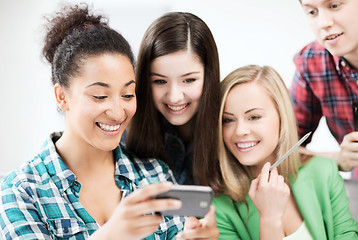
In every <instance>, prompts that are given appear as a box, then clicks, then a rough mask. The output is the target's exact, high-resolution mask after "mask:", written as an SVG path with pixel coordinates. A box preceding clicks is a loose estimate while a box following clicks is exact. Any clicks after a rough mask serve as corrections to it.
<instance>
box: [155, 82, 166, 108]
mask: <svg viewBox="0 0 358 240" xmlns="http://www.w3.org/2000/svg"><path fill="white" fill-rule="evenodd" d="M163 92H164V88H163V87H161V88H159V87H157V86H153V85H152V98H153V101H154V104H155V105H156V106H157V104H158V103H159V102H160V101H161V99H162V98H163V95H164V93H163Z"/></svg>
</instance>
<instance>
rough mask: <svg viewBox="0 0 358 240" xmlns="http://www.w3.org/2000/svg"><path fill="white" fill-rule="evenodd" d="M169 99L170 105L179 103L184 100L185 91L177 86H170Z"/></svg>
mask: <svg viewBox="0 0 358 240" xmlns="http://www.w3.org/2000/svg"><path fill="white" fill-rule="evenodd" d="M167 97H168V100H169V102H170V103H179V102H180V101H181V100H182V99H183V98H184V93H183V89H182V88H181V87H180V86H179V85H177V84H171V85H170V86H169V89H168V92H167Z"/></svg>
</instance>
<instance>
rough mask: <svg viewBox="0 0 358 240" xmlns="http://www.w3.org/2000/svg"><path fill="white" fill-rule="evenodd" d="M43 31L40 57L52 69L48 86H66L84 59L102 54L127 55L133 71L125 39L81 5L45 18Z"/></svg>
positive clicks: (131, 57)
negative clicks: (44, 34)
mask: <svg viewBox="0 0 358 240" xmlns="http://www.w3.org/2000/svg"><path fill="white" fill-rule="evenodd" d="M46 28H47V34H46V36H45V41H44V42H45V43H44V47H43V49H42V54H43V55H44V56H45V58H46V59H47V60H48V61H49V63H50V64H51V66H52V84H56V83H59V84H61V85H62V86H64V87H68V85H69V77H73V76H75V75H76V74H77V73H78V72H79V70H80V67H81V62H83V60H85V58H87V57H90V56H94V55H98V54H103V53H119V54H122V55H124V56H127V57H128V58H129V60H130V61H131V63H132V66H133V68H134V65H135V63H134V56H133V52H132V49H131V47H130V45H129V43H128V42H127V40H125V39H124V37H123V36H122V35H121V34H120V33H118V32H117V31H115V30H113V29H111V28H110V27H109V26H108V19H106V18H105V17H103V16H101V15H94V14H93V13H91V12H90V11H89V9H88V5H87V4H85V3H82V4H80V5H75V6H65V7H63V9H61V11H59V12H56V13H55V16H54V17H52V18H49V19H48V24H47V26H46Z"/></svg>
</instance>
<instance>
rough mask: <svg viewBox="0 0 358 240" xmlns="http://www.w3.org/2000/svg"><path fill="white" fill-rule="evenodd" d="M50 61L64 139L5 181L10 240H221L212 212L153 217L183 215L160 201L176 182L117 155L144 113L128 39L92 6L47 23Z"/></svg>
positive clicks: (1, 207) (2, 195) (144, 162)
mask: <svg viewBox="0 0 358 240" xmlns="http://www.w3.org/2000/svg"><path fill="white" fill-rule="evenodd" d="M43 54H44V56H45V57H46V59H47V60H48V61H49V62H50V63H51V68H52V83H53V85H54V93H55V98H56V101H57V104H58V107H59V108H60V109H61V110H62V111H64V112H65V114H66V129H65V131H64V132H61V133H53V134H52V135H51V136H50V137H49V138H48V139H47V140H46V142H45V144H44V145H43V147H42V149H41V151H40V152H39V154H38V155H37V156H35V157H34V158H33V159H32V160H30V161H28V162H26V163H25V164H24V165H23V166H21V167H19V168H18V169H16V170H14V171H13V172H12V173H10V174H9V175H8V176H7V177H5V178H4V180H3V182H2V184H1V191H0V227H1V230H0V232H1V235H2V237H3V238H5V239H87V238H88V239H118V238H120V239H176V238H178V239H188V238H189V239H197V238H200V239H217V238H218V235H219V233H218V230H217V227H216V219H215V210H214V208H213V207H211V209H210V211H209V213H208V214H207V215H206V216H205V217H204V218H203V219H200V220H198V219H196V218H194V217H188V218H187V219H186V220H185V218H183V217H179V216H173V217H164V219H163V217H162V216H160V215H159V214H154V213H155V212H161V211H164V210H171V209H178V208H179V207H180V206H181V202H180V201H179V200H175V199H153V198H152V197H153V196H155V195H157V194H159V193H163V192H166V191H168V190H169V189H170V188H171V185H172V184H173V183H171V181H173V182H174V183H175V180H174V176H173V174H172V172H171V171H170V170H169V169H168V167H167V166H166V165H165V164H164V163H162V162H161V161H159V160H156V159H138V158H136V157H135V156H133V155H132V154H131V153H130V152H129V151H128V150H126V149H125V147H123V146H122V145H118V144H119V142H120V139H121V135H122V134H123V131H124V129H125V128H126V126H127V125H128V123H129V122H130V120H131V118H132V117H133V115H134V113H135V111H136V96H135V85H136V82H135V76H134V57H133V53H132V50H131V48H130V46H129V44H128V42H127V41H126V40H125V39H124V38H123V36H122V35H120V34H119V33H118V32H116V31H114V30H113V29H111V28H110V27H109V26H108V24H107V23H106V21H105V19H104V18H103V17H102V16H100V15H93V14H91V13H89V9H88V6H87V5H77V6H66V7H65V8H64V9H62V11H61V12H58V13H57V14H56V15H55V16H54V17H53V18H51V19H50V20H49V25H48V33H47V35H46V37H45V46H44V48H43ZM184 221H185V224H184Z"/></svg>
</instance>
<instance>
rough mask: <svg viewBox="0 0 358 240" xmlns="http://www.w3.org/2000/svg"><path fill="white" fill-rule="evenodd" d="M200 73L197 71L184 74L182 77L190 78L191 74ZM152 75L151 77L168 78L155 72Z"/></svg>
mask: <svg viewBox="0 0 358 240" xmlns="http://www.w3.org/2000/svg"><path fill="white" fill-rule="evenodd" d="M198 73H200V72H199V71H197V72H188V73H184V74H183V75H181V76H180V77H186V76H189V75H191V74H198ZM150 75H151V76H158V77H163V78H166V77H167V76H164V75H162V74H159V73H154V72H152V73H150Z"/></svg>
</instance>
